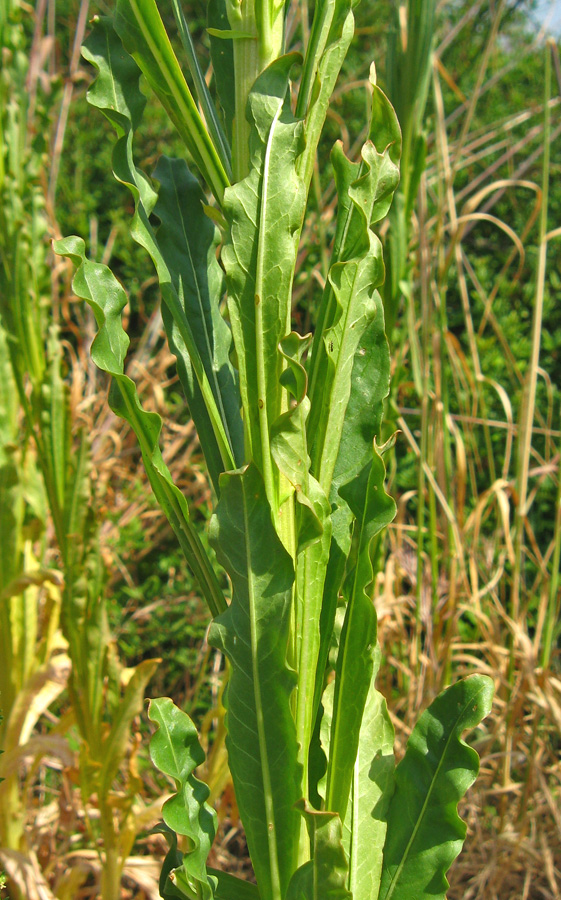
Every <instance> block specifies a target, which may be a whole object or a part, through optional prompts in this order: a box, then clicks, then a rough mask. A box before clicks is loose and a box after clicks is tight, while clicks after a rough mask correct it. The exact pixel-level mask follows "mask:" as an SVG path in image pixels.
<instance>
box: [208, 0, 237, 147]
mask: <svg viewBox="0 0 561 900" xmlns="http://www.w3.org/2000/svg"><path fill="white" fill-rule="evenodd" d="M207 16H208V28H209V38H210V58H211V60H212V69H213V72H214V81H215V83H216V92H217V94H218V99H219V101H220V106H221V107H222V114H223V117H224V128H225V130H226V136H227V138H228V140H229V141H230V144H231V143H232V122H233V120H234V115H235V112H236V92H235V78H234V47H233V41H232V39H229V38H226V37H222V36H221V37H217V36H216V32H221V33H223V32H225V31H228V29H229V28H230V23H229V22H228V14H227V12H226V0H209V3H208V6H207ZM213 32H214V34H213Z"/></svg>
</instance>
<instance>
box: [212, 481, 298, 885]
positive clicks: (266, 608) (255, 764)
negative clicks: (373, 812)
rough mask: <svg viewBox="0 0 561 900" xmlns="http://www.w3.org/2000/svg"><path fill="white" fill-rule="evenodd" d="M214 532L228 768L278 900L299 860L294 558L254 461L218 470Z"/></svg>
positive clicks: (258, 860) (258, 863) (215, 639)
mask: <svg viewBox="0 0 561 900" xmlns="http://www.w3.org/2000/svg"><path fill="white" fill-rule="evenodd" d="M210 538H211V542H212V545H213V546H214V547H215V549H216V553H217V557H218V560H219V562H220V563H221V564H222V565H223V566H224V568H225V569H226V571H227V572H228V574H229V576H230V578H231V580H232V585H233V599H232V602H231V604H230V606H229V607H228V610H227V611H226V612H225V613H224V614H223V615H222V616H219V617H218V618H217V619H215V620H214V622H213V623H212V626H211V631H210V636H209V640H210V642H211V643H212V644H213V645H214V646H217V647H219V648H220V649H221V650H222V651H223V652H224V653H225V654H226V655H227V657H228V659H229V661H230V665H231V674H230V680H229V683H228V689H227V696H226V698H225V705H226V709H227V721H226V725H227V730H228V736H227V747H228V759H229V765H230V771H231V773H232V778H233V782H234V788H235V791H236V799H237V802H238V806H239V809H240V814H241V818H242V822H243V825H244V828H245V832H246V835H247V841H248V846H249V852H250V855H251V860H252V862H253V867H254V869H255V874H256V876H257V883H258V885H259V891H260V894H261V897H262V898H263V900H283V898H284V895H285V892H286V889H287V886H288V881H289V879H290V876H291V874H292V872H293V871H294V868H295V863H296V852H297V846H298V837H299V832H300V820H299V815H298V813H297V812H296V810H295V808H294V804H295V803H296V801H297V800H298V799H299V798H300V797H301V787H300V783H299V782H300V771H299V767H298V765H297V745H296V732H295V727H294V721H293V719H292V715H291V711H290V696H291V694H292V691H293V689H294V682H295V677H294V675H293V673H292V672H290V670H289V669H288V667H287V665H286V647H287V640H288V627H289V617H290V603H291V590H292V584H293V580H294V570H293V565H292V560H291V558H290V556H289V555H288V553H287V552H286V550H285V549H284V547H283V545H282V544H281V542H280V540H279V538H278V537H277V535H276V532H275V529H274V527H273V524H272V521H271V509H270V506H269V503H268V500H267V497H266V493H265V488H264V483H263V479H262V476H261V475H260V473H259V471H258V469H257V468H256V467H255V465H253V464H251V465H250V466H248V467H247V468H246V469H243V470H241V471H238V472H233V473H226V474H224V475H223V476H222V478H221V494H220V501H219V503H218V507H217V510H216V514H215V515H214V516H213V518H212V519H211V524H210Z"/></svg>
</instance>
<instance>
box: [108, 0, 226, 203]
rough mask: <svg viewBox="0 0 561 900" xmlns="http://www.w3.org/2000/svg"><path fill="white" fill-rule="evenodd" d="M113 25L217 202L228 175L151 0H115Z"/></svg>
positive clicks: (219, 200)
mask: <svg viewBox="0 0 561 900" xmlns="http://www.w3.org/2000/svg"><path fill="white" fill-rule="evenodd" d="M115 29H116V31H117V33H118V34H119V36H120V38H121V40H122V41H123V44H124V46H125V48H126V49H127V50H128V51H129V53H130V54H131V56H133V58H134V59H135V60H136V62H137V64H138V66H139V68H140V69H141V70H142V72H143V73H144V75H145V76H146V79H147V81H148V83H149V84H150V87H151V88H152V90H153V91H154V93H155V94H156V96H157V97H158V99H159V101H160V103H161V104H162V106H163V107H164V109H165V110H166V112H167V113H168V115H169V117H170V119H171V121H172V122H173V124H174V125H175V127H176V129H177V131H178V132H179V135H180V136H181V138H182V139H183V141H184V142H185V146H186V147H187V148H188V150H189V152H190V153H191V155H192V157H193V159H194V160H195V163H196V165H197V167H198V169H199V171H200V172H201V174H202V176H203V178H204V179H205V181H206V182H207V184H208V186H209V187H210V189H211V190H212V192H213V194H214V196H215V197H216V199H217V200H218V202H219V203H221V202H222V198H223V196H224V189H225V188H226V187H227V186H228V184H229V178H228V175H227V174H226V171H225V169H224V165H223V163H222V161H221V158H220V154H219V152H218V150H217V149H216V147H215V145H214V144H213V142H212V140H211V138H210V135H209V133H208V131H207V129H206V127H205V124H204V122H203V120H202V118H201V116H200V113H199V111H198V109H197V106H196V104H195V101H194V100H193V97H192V96H191V91H190V90H189V88H188V86H187V82H186V81H185V78H184V77H183V73H182V71H181V68H180V66H179V63H178V62H177V59H176V56H175V53H174V52H173V48H172V46H171V44H170V41H169V38H168V36H167V34H166V30H165V28H164V24H163V22H162V19H161V16H160V13H159V11H158V7H157V5H156V3H155V0H118V2H117V12H116V15H115Z"/></svg>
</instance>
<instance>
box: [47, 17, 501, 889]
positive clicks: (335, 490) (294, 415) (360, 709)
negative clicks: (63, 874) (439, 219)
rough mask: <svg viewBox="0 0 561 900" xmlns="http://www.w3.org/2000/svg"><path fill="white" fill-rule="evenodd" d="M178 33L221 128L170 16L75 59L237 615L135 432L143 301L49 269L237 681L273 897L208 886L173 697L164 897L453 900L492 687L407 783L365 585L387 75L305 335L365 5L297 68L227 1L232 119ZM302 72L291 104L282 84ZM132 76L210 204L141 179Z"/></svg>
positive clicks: (371, 526)
mask: <svg viewBox="0 0 561 900" xmlns="http://www.w3.org/2000/svg"><path fill="white" fill-rule="evenodd" d="M176 14H177V18H178V21H179V24H180V32H181V34H182V37H183V41H184V44H185V46H186V48H187V58H188V64H189V67H190V70H191V75H192V77H193V81H194V83H195V85H196V88H197V91H198V100H199V103H200V106H201V108H203V109H204V110H205V111H206V112H205V116H206V119H207V122H209V125H210V118H212V123H213V125H212V128H210V127H209V128H208V129H207V128H206V127H205V124H204V123H203V120H202V118H201V116H200V114H199V112H198V108H197V105H196V104H195V102H194V100H193V97H192V95H191V92H190V90H189V87H188V84H187V82H186V80H185V78H184V76H183V74H182V71H181V68H180V66H179V64H178V62H177V59H176V57H175V55H174V53H173V50H172V48H171V44H170V43H169V40H168V38H167V35H166V32H165V29H164V26H163V23H162V21H161V18H160V16H159V12H158V9H157V7H156V4H155V2H154V0H119V2H118V3H117V8H116V14H115V17H114V19H113V20H110V19H106V18H101V19H97V21H96V22H95V25H94V29H93V32H92V34H91V36H90V37H89V38H88V40H87V41H86V44H85V46H84V55H85V56H86V58H87V59H88V60H89V61H90V62H92V63H93V64H94V65H95V67H96V68H97V70H98V75H97V79H96V80H95V82H94V84H93V86H92V88H91V89H90V92H89V101H90V103H91V104H92V105H93V106H95V107H97V108H99V109H101V111H102V112H103V113H104V115H105V116H106V117H107V119H108V120H109V121H110V122H111V123H112V124H113V125H114V127H115V130H116V133H117V142H116V144H115V147H114V152H113V170H114V174H115V176H116V178H117V179H118V180H119V181H120V182H122V183H123V184H125V185H126V186H127V187H128V188H129V189H130V191H131V193H132V196H133V199H134V203H135V214H134V218H133V221H132V225H131V230H132V234H133V236H134V237H135V239H136V240H137V241H138V242H139V243H140V244H141V245H143V246H144V247H145V248H146V249H147V251H148V252H149V254H150V256H151V257H152V260H153V262H154V265H155V268H156V271H157V274H158V278H159V281H160V287H161V293H162V300H163V307H162V313H163V320H164V325H165V327H166V331H167V335H168V340H169V342H170V346H171V347H172V349H173V351H174V353H175V355H176V357H177V365H178V372H179V376H180V379H181V381H182V384H183V387H184V390H185V394H186V397H187V400H188V404H189V409H190V413H191V415H192V418H193V420H194V422H195V424H196V427H197V430H198V433H199V437H200V441H201V446H202V449H203V452H204V454H205V457H206V462H207V465H208V470H209V475H210V478H211V481H212V484H213V487H214V491H215V494H216V498H217V504H216V507H215V512H214V515H213V518H212V520H211V524H210V540H211V544H212V546H213V548H214V550H215V552H216V557H217V561H218V563H219V564H220V565H221V566H222V568H223V569H224V570H225V571H226V573H227V574H228V576H229V578H230V583H231V585H232V599H231V601H230V602H228V601H227V600H226V597H225V594H224V578H223V576H219V575H218V572H217V569H215V567H214V565H213V563H212V561H211V559H210V557H209V555H208V554H207V553H206V552H205V550H204V548H203V545H202V543H201V540H200V537H199V535H198V533H197V530H196V529H195V527H194V526H193V523H192V522H191V520H190V518H189V510H188V507H187V503H186V500H185V498H184V496H183V494H182V493H181V492H180V491H179V490H178V488H177V487H176V486H175V485H174V484H173V482H172V480H171V477H170V474H169V471H168V469H167V468H166V466H165V464H164V462H163V459H162V455H161V451H160V448H159V435H160V428H161V421H160V420H159V417H158V416H156V415H154V414H150V413H147V412H145V411H144V410H143V408H142V406H141V403H140V399H139V397H138V394H137V392H136V388H135V385H134V383H133V382H132V381H131V379H130V378H129V377H128V376H127V375H126V374H125V371H124V362H125V355H126V350H127V345H128V339H127V336H126V334H125V332H124V330H123V327H122V324H121V313H122V310H123V307H124V306H125V303H126V294H125V292H124V290H123V288H122V287H121V285H120V284H119V283H118V282H117V280H116V279H115V277H114V276H113V275H112V273H111V272H110V270H109V269H108V268H107V267H105V266H103V265H99V264H97V263H95V262H92V261H91V260H89V259H88V258H87V257H86V255H85V245H84V242H83V240H81V239H80V238H76V237H73V238H67V239H65V240H63V241H59V242H57V245H56V250H57V252H58V253H60V254H61V255H65V256H67V257H69V258H70V259H71V260H72V261H73V262H74V264H75V265H76V266H77V267H78V270H77V272H76V275H75V277H74V281H73V287H74V291H75V292H76V294H77V295H78V296H79V297H81V298H83V299H85V300H86V301H87V302H88V303H89V304H90V306H91V307H92V309H93V311H94V314H95V317H96V321H97V325H98V329H99V330H98V334H97V336H96V338H95V340H94V343H93V345H92V357H93V359H94V361H95V362H96V364H97V365H98V366H99V367H100V368H102V369H103V370H105V371H107V372H109V373H110V374H111V376H112V383H111V390H110V403H111V406H112V408H113V409H114V410H115V412H116V413H117V414H118V415H120V416H123V417H124V418H126V419H127V420H128V421H129V422H130V424H131V426H132V428H133V429H134V431H135V433H136V434H137V437H138V439H139V443H140V446H141V450H142V454H143V458H144V461H145V465H146V469H147V472H148V476H149V479H150V483H151V485H152V487H153V490H154V492H155V494H156V496H157V498H158V500H159V502H160V503H161V505H162V507H163V509H164V510H165V511H166V514H167V516H168V518H169V521H170V523H171V525H172V527H173V528H174V531H175V532H176V534H177V537H178V539H179V541H180V544H181V546H182V548H183V550H184V552H185V556H186V558H187V560H188V562H189V564H190V566H191V568H192V570H193V572H194V574H195V575H196V577H197V579H198V582H199V585H200V589H201V592H202V594H203V596H204V598H205V599H206V601H207V604H208V607H209V610H210V612H211V614H212V616H213V617H214V621H213V624H212V627H211V632H210V641H211V643H213V644H214V645H215V646H217V647H219V648H220V649H222V650H223V651H224V653H225V655H226V657H227V659H228V664H229V670H230V671H229V680H228V688H227V695H226V698H225V703H226V707H227V730H228V737H227V747H228V756H229V766H230V770H231V773H232V778H233V782H234V787H235V791H236V798H237V802H238V805H239V808H240V812H241V816H242V820H243V823H244V827H245V830H246V834H247V839H248V845H249V850H250V854H251V859H252V862H253V866H254V870H255V874H256V878H257V886H252V885H249V884H244V883H242V882H239V881H238V880H236V879H234V878H232V877H231V876H228V875H226V874H225V873H221V872H216V871H214V870H208V869H207V866H206V859H207V856H208V852H209V849H210V846H211V843H212V839H213V835H214V830H215V823H214V815H213V812H212V810H211V809H210V808H209V807H208V806H207V805H206V803H205V801H206V798H207V796H208V790H207V789H206V788H205V786H204V785H203V784H201V783H200V782H199V781H197V780H196V779H195V777H194V775H193V772H194V770H195V768H196V767H197V766H198V765H199V764H200V763H201V762H202V761H203V754H202V751H201V749H200V746H199V744H198V739H197V732H196V729H195V727H194V725H193V724H192V722H191V721H190V719H189V718H188V717H187V716H186V715H185V714H184V713H182V712H181V711H180V710H179V709H177V708H176V707H174V706H173V704H172V702H171V701H170V700H167V699H163V700H156V701H153V702H152V703H151V706H150V712H149V715H150V718H151V719H152V720H153V721H154V722H155V723H156V724H157V726H158V730H157V732H156V734H155V736H154V738H153V740H152V745H151V750H152V756H153V759H154V762H155V763H156V765H157V766H158V767H159V768H160V769H161V770H162V771H163V772H164V773H166V774H167V775H169V776H170V778H172V779H174V781H175V783H176V786H177V793H176V794H174V795H173V796H172V798H171V799H170V800H168V801H167V803H166V804H165V806H164V812H163V815H164V821H165V822H166V825H167V827H168V828H169V829H171V831H172V833H174V834H175V835H180V836H183V837H184V838H187V839H188V851H187V853H185V854H183V853H181V852H180V851H179V850H178V848H177V838H176V837H174V836H173V834H172V848H171V850H170V854H169V856H168V858H167V861H166V864H165V866H164V869H163V872H162V879H161V893H162V896H164V897H178V896H179V897H182V896H185V897H190V898H210V897H213V896H214V897H217V898H225V900H226V898H228V900H235V898H243V897H262V898H263V900H302V898H306V900H307V898H312V897H313V898H316V897H320V896H321V897H324V896H330V897H333V898H344V897H353V898H354V900H362V898H364V900H366V898H368V900H376V898H379V900H389V898H394V900H398V898H399V900H406V898H411V900H413V898H414V900H422V898H423V897H427V898H428V897H429V896H430V897H435V896H438V897H443V896H444V892H445V890H446V887H447V881H446V877H445V874H446V871H447V869H448V867H449V866H450V864H451V862H452V860H453V859H454V858H455V856H456V855H457V853H458V851H459V849H460V846H461V843H462V840H463V837H464V835H465V826H464V825H463V823H462V822H461V820H460V819H459V817H458V815H457V811H456V806H457V803H458V800H459V799H460V797H461V796H462V794H463V793H464V791H465V790H466V788H467V787H468V786H469V785H470V784H471V783H472V781H473V779H474V778H475V774H476V771H477V757H476V754H475V752H474V751H473V750H471V749H469V748H468V747H467V746H466V745H465V744H464V743H463V741H462V739H461V735H462V733H463V731H464V730H465V729H467V728H473V727H474V726H476V725H477V724H478V723H479V721H480V720H481V718H482V717H483V716H484V715H485V714H486V713H487V712H488V710H489V706H490V701H491V694H492V686H491V682H490V680H489V679H487V678H485V677H483V676H477V675H475V676H472V677H470V678H467V679H465V680H464V681H460V682H458V683H456V684H454V685H453V686H452V687H450V688H448V689H447V690H446V691H445V692H444V693H443V694H441V695H440V696H439V697H437V699H436V700H435V701H434V702H433V704H432V705H431V706H430V708H429V709H428V710H426V711H425V713H424V714H423V715H422V716H421V718H420V719H419V722H418V723H417V725H416V727H415V729H414V731H413V733H412V735H411V738H410V740H409V744H408V748H407V751H406V753H405V756H404V758H403V759H402V760H401V762H400V763H399V764H398V765H397V766H396V767H395V768H394V759H393V727H392V724H391V720H390V718H389V715H388V712H387V709H386V704H385V701H384V699H383V697H382V695H381V694H380V693H379V692H378V691H377V689H376V687H375V678H376V674H377V671H378V668H379V664H380V659H379V652H378V650H377V643H376V631H377V625H376V613H375V609H374V606H373V603H372V584H373V580H374V577H375V573H376V571H377V568H378V566H379V560H380V556H381V552H382V545H381V534H382V532H383V529H384V528H385V527H386V526H387V525H388V524H389V523H390V522H391V520H392V518H393V516H394V512H395V504H394V502H393V500H392V499H391V498H390V497H389V496H388V494H387V493H386V491H385V489H384V478H385V468H384V462H383V458H382V457H383V453H384V450H385V448H383V447H382V448H380V447H379V446H378V445H377V443H376V438H377V437H378V438H379V436H380V429H381V420H382V412H383V404H384V400H385V398H386V396H387V394H388V380H389V364H390V360H389V349H388V345H387V341H386V336H385V333H384V315H383V305H382V300H381V297H380V294H379V293H378V291H377V288H378V287H380V286H381V285H382V283H383V280H384V264H383V258H382V247H381V244H380V241H379V239H378V238H377V236H376V234H375V231H374V227H375V226H376V225H377V224H378V223H380V222H382V220H383V219H384V217H385V216H386V215H387V213H388V210H389V208H390V205H391V200H392V196H393V193H394V191H395V189H396V187H397V184H398V179H399V172H398V162H399V156H400V150H401V135H400V131H399V127H398V124H397V120H396V117H395V113H394V111H393V109H392V107H391V106H390V104H389V102H388V101H387V99H386V98H385V96H384V94H383V93H382V92H381V90H380V89H379V88H378V86H377V84H376V78H375V75H374V72H373V73H372V75H371V82H370V91H371V110H370V123H369V129H368V139H367V141H366V143H365V144H364V146H363V148H362V152H361V158H360V161H359V162H356V163H355V162H352V161H350V160H349V159H347V157H346V156H345V154H344V152H343V150H342V147H341V145H340V144H336V145H335V147H334V149H333V152H332V165H333V171H334V178H335V184H336V188H337V194H338V204H339V207H338V216H337V225H336V232H335V237H334V242H333V247H332V249H331V260H330V263H329V273H328V278H327V281H326V283H325V287H324V289H323V292H322V296H321V299H320V301H319V305H318V313H317V318H316V323H315V329H314V334H313V337H312V336H310V335H308V336H302V335H300V334H298V333H296V332H295V331H292V330H291V327H292V323H291V297H292V283H293V277H294V272H295V268H296V265H297V251H298V243H299V238H300V234H301V230H302V226H303V222H304V219H305V215H306V206H307V196H308V191H309V187H310V182H311V178H312V173H313V169H314V162H315V156H316V148H317V143H318V140H319V137H320V134H321V131H322V128H323V122H324V119H325V116H326V112H327V108H328V105H329V101H330V97H331V94H332V92H333V89H334V87H335V83H336V80H337V76H338V73H339V70H340V68H341V65H342V63H343V60H344V57H345V54H346V51H347V48H348V46H349V43H350V41H351V38H352V34H353V14H352V10H351V4H350V2H347V0H324V2H318V3H317V5H316V8H315V11H314V17H313V21H312V25H311V29H310V31H309V40H306V46H305V47H304V55H303V60H302V59H301V57H299V56H298V55H297V54H295V53H290V54H285V55H283V50H284V4H282V3H278V2H277V3H263V2H257V3H256V4H255V5H254V4H251V3H247V2H242V3H241V4H233V3H225V4H221V3H219V2H212V3H211V4H210V5H209V33H210V35H211V52H212V57H213V70H214V79H215V88H216V92H217V100H218V103H219V107H220V109H221V111H222V117H221V118H220V117H218V116H217V115H215V114H213V113H212V112H211V111H212V109H213V103H214V101H213V99H212V98H211V97H210V96H209V89H208V88H207V86H206V82H205V79H204V78H203V77H201V73H200V71H199V69H198V64H197V60H196V57H195V55H194V53H193V52H192V48H191V47H190V45H189V34H188V28H186V27H185V25H184V23H183V21H182V15H181V10H180V9H179V8H177V9H176ZM302 15H306V13H305V11H304V10H303V12H302ZM303 34H304V36H305V38H306V36H307V35H308V29H307V27H304V28H303ZM296 63H301V64H302V69H301V75H300V81H299V85H298V87H296V85H295V84H292V82H291V80H290V75H291V72H292V71H293V69H294V66H295V64H296ZM141 72H142V73H143V74H144V76H145V77H146V79H147V81H148V83H149V84H150V86H151V88H152V89H153V90H154V92H155V93H156V95H157V96H158V97H159V99H160V100H161V102H162V104H163V105H164V107H165V109H166V110H167V112H168V114H169V116H170V119H171V121H172V122H173V123H174V125H175V127H176V128H177V131H178V132H179V134H180V136H181V137H182V138H183V140H184V142H185V149H186V153H187V155H189V157H190V158H191V159H192V160H193V162H194V164H195V166H196V167H197V168H198V170H199V173H200V175H201V176H202V178H203V179H204V181H205V182H206V185H207V186H208V188H209V190H210V191H211V192H212V194H213V196H214V203H213V204H210V203H209V201H208V199H207V197H206V195H205V194H204V192H203V191H202V189H201V187H200V185H199V182H198V181H197V179H196V178H195V177H194V176H193V175H192V174H191V172H190V170H189V168H188V166H187V164H186V163H185V161H183V160H176V159H170V158H167V157H163V158H162V159H161V160H160V162H159V163H158V166H157V168H156V170H155V172H154V175H153V178H154V181H152V180H150V179H149V178H148V177H147V176H146V175H145V174H144V173H143V172H141V171H140V170H139V169H138V168H137V167H136V165H135V162H134V155H133V140H134V133H135V131H136V130H137V129H138V127H139V125H140V121H141V117H142V111H143V107H144V97H143V95H142V93H141V91H140V89H139V78H140V74H141ZM293 91H294V92H295V95H296V102H295V107H294V111H293V106H292V103H291V98H292V92H293ZM156 184H157V186H158V187H157V189H156ZM156 220H157V222H158V223H159V224H157V225H156V224H155V222H156ZM219 247H220V261H221V265H220V264H219V262H218V260H217V250H218V248H219ZM225 293H226V294H227V298H228V299H227V310H223V309H222V301H223V298H224V294H225ZM228 325H229V326H230V327H228ZM232 345H233V346H232ZM405 808H406V809H407V811H408V815H407V816H405V815H404V812H403V811H404V809H405Z"/></svg>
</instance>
